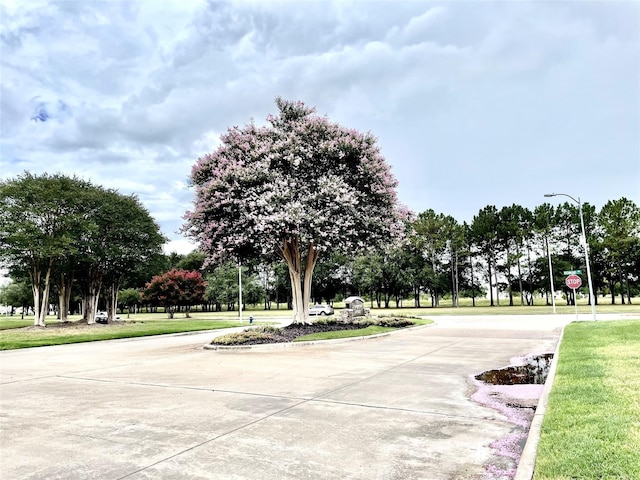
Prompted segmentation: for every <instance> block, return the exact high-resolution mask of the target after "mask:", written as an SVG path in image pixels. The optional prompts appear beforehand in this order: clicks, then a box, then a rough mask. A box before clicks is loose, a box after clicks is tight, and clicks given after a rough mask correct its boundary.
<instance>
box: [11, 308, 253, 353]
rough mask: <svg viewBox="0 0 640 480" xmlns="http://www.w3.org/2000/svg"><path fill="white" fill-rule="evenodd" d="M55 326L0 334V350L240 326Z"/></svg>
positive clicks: (182, 322) (150, 322)
mask: <svg viewBox="0 0 640 480" xmlns="http://www.w3.org/2000/svg"><path fill="white" fill-rule="evenodd" d="M56 323H57V322H48V325H49V327H46V328H44V329H34V330H26V329H13V330H9V329H4V330H0V350H11V349H16V348H28V347H42V346H46V345H62V344H67V343H79V342H95V341H99V340H112V339H116V338H131V337H144V336H148V335H162V334H166V333H179V332H192V331H199V330H216V329H220V328H229V327H237V326H240V325H241V324H240V323H239V322H236V321H229V320H203V319H197V318H196V319H174V320H168V319H163V318H161V317H159V316H156V318H155V319H144V320H143V319H138V318H136V321H126V320H124V321H121V322H117V323H115V324H112V325H100V324H98V325H93V326H90V327H89V326H87V325H86V323H85V324H84V325H82V324H78V325H74V326H66V327H64V328H57V326H56ZM243 325H247V322H244V323H243Z"/></svg>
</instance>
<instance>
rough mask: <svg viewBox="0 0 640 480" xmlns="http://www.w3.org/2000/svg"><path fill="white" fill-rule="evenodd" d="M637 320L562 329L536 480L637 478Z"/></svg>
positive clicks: (639, 342)
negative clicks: (562, 336)
mask: <svg viewBox="0 0 640 480" xmlns="http://www.w3.org/2000/svg"><path fill="white" fill-rule="evenodd" d="M639 446H640V320H626V321H615V322H597V323H591V322H581V323H574V324H571V325H568V326H567V327H566V329H565V335H564V339H563V341H562V345H561V346H560V355H559V362H558V369H557V372H556V377H555V380H554V383H553V388H552V391H551V395H550V397H549V404H548V407H547V411H546V413H545V416H544V421H543V425H542V432H541V438H540V442H539V444H538V455H537V459H536V467H535V475H534V479H535V480H551V479H553V480H559V479H560V480H562V479H574V478H579V479H594V480H595V479H629V480H631V479H639V478H640V447H639Z"/></svg>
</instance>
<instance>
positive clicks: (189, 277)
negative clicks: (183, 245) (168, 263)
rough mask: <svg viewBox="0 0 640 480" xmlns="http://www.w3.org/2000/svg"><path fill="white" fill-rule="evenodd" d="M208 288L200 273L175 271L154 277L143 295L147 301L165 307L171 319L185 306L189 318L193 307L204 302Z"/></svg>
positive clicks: (186, 315)
mask: <svg viewBox="0 0 640 480" xmlns="http://www.w3.org/2000/svg"><path fill="white" fill-rule="evenodd" d="M206 288H207V284H206V282H205V281H204V279H203V278H202V274H201V273H200V272H190V271H187V270H175V269H173V270H169V271H168V272H166V273H164V274H162V275H157V276H155V277H153V278H152V279H151V281H150V282H149V283H148V284H147V287H146V288H145V290H144V293H143V295H144V298H145V300H146V301H148V302H151V303H156V304H157V305H160V306H162V307H164V308H165V312H166V313H167V315H168V316H169V318H173V316H174V313H175V311H176V309H177V307H179V306H184V307H185V317H187V318H188V317H189V316H190V315H189V312H190V310H191V306H193V305H197V304H199V303H202V302H203V301H204V296H205V292H206Z"/></svg>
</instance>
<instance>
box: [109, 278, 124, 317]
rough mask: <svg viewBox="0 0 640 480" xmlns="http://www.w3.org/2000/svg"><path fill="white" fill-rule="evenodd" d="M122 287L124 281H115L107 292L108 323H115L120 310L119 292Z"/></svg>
mask: <svg viewBox="0 0 640 480" xmlns="http://www.w3.org/2000/svg"><path fill="white" fill-rule="evenodd" d="M120 285H122V279H118V280H115V281H113V282H112V283H111V285H109V289H108V292H107V323H111V322H113V319H114V318H115V315H116V311H117V309H118V292H119V291H120Z"/></svg>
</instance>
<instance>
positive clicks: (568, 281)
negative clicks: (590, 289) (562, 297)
mask: <svg viewBox="0 0 640 480" xmlns="http://www.w3.org/2000/svg"><path fill="white" fill-rule="evenodd" d="M576 272H579V273H582V272H581V271H580V270H574V271H569V272H564V273H565V275H566V274H569V276H568V277H567V278H565V279H564V283H565V285H566V286H567V287H569V288H570V289H571V290H573V305H574V307H575V309H576V321H578V297H577V295H576V290H577V289H578V288H580V287H581V286H582V279H581V278H580V277H579V276H578V275H576Z"/></svg>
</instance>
